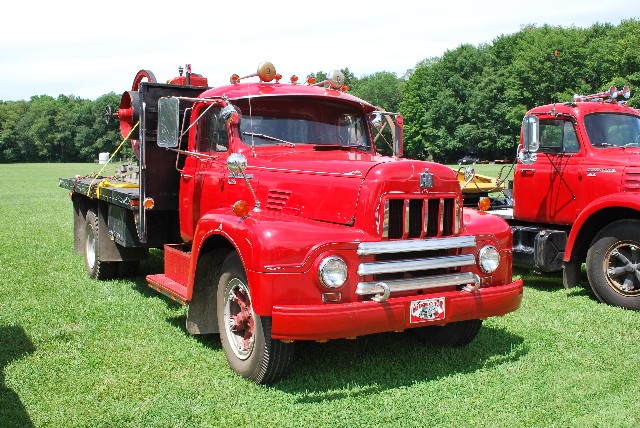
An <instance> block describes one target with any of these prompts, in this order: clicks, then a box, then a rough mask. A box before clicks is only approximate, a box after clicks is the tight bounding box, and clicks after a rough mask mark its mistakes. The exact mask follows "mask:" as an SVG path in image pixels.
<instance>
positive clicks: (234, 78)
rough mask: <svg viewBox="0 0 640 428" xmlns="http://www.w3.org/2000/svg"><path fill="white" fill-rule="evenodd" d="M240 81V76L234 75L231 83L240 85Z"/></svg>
mask: <svg viewBox="0 0 640 428" xmlns="http://www.w3.org/2000/svg"><path fill="white" fill-rule="evenodd" d="M239 80H240V76H238V75H237V74H232V75H231V79H229V81H230V82H231V83H232V84H234V85H235V84H236V83H238V81H239Z"/></svg>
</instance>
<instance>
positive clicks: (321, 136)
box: [234, 96, 370, 150]
mask: <svg viewBox="0 0 640 428" xmlns="http://www.w3.org/2000/svg"><path fill="white" fill-rule="evenodd" d="M234 104H235V105H236V106H237V107H238V108H239V109H240V111H241V113H242V120H241V121H240V136H241V138H242V141H243V142H244V143H245V144H249V145H250V144H252V143H253V144H255V145H256V146H266V145H298V144H313V145H324V146H340V147H357V148H360V149H362V150H367V149H368V148H369V147H370V142H369V132H368V128H367V126H366V116H365V115H364V114H363V112H362V110H360V109H358V108H356V107H355V106H352V105H351V104H348V103H344V102H339V101H334V100H325V99H320V98H311V97H301V96H296V97H288V96H281V97H256V98H251V100H250V102H249V99H248V98H246V99H241V100H238V101H236V102H235V103H234Z"/></svg>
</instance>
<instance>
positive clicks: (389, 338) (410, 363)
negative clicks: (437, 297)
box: [275, 326, 527, 402]
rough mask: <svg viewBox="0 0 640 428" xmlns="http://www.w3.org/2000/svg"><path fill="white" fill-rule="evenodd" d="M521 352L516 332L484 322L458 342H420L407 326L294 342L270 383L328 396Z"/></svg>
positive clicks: (315, 398) (469, 368) (408, 381)
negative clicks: (279, 376) (281, 372)
mask: <svg viewBox="0 0 640 428" xmlns="http://www.w3.org/2000/svg"><path fill="white" fill-rule="evenodd" d="M526 354H527V348H526V346H525V344H524V339H523V338H522V337H520V336H518V335H515V334H512V333H510V332H508V331H506V330H504V329H500V328H495V327H486V326H485V327H483V328H482V330H481V331H480V334H479V335H478V337H477V338H476V340H474V341H473V342H472V343H471V344H469V345H467V346H466V347H462V348H442V347H436V346H430V345H425V344H423V343H422V342H420V341H419V340H418V339H417V338H415V336H413V335H411V334H410V333H409V332H405V333H382V334H375V335H370V336H363V337H360V338H358V339H356V340H334V341H329V342H328V343H325V344H319V343H316V342H298V343H297V344H296V357H295V361H294V364H293V368H292V371H291V373H290V374H289V376H288V377H287V378H285V379H284V380H283V381H281V382H280V383H278V384H276V385H275V388H276V389H279V390H281V391H284V392H288V393H292V394H302V396H301V397H300V398H299V401H300V402H323V401H332V400H338V399H342V398H345V397H347V396H349V397H352V396H358V395H363V396H366V395H369V394H375V393H379V392H380V391H381V390H386V389H392V388H398V387H404V386H409V385H412V384H415V383H417V382H425V381H426V382H428V381H431V380H435V379H439V378H443V377H449V376H451V375H454V374H458V373H471V372H474V371H477V370H480V369H490V368H492V367H495V366H498V365H501V364H508V363H511V362H515V361H517V360H519V359H520V358H521V357H522V356H524V355H526Z"/></svg>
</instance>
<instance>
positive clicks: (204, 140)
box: [196, 107, 229, 153]
mask: <svg viewBox="0 0 640 428" xmlns="http://www.w3.org/2000/svg"><path fill="white" fill-rule="evenodd" d="M221 110H222V109H221V108H220V107H212V108H211V109H210V110H209V111H208V112H207V114H206V115H205V117H203V118H201V119H200V121H199V123H198V134H197V141H196V150H198V151H199V152H209V153H211V152H226V151H227V150H228V149H229V135H228V134H227V124H226V122H225V120H224V119H223V118H222V115H221Z"/></svg>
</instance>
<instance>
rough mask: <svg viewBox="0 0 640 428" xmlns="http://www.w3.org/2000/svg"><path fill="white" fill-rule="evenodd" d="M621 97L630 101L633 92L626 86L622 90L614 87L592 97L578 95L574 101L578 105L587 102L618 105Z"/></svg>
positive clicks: (574, 97)
mask: <svg viewBox="0 0 640 428" xmlns="http://www.w3.org/2000/svg"><path fill="white" fill-rule="evenodd" d="M620 97H622V98H624V99H625V100H628V99H629V98H630V97H631V90H630V89H629V87H628V86H625V87H624V88H623V89H622V90H618V88H617V87H615V86H612V87H610V88H609V90H608V91H606V92H598V93H596V94H590V95H577V94H576V95H574V96H573V101H574V102H576V103H579V102H587V101H592V102H600V103H604V102H610V103H616V102H618V98H620ZM607 98H608V100H607ZM605 100H606V101H605Z"/></svg>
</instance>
